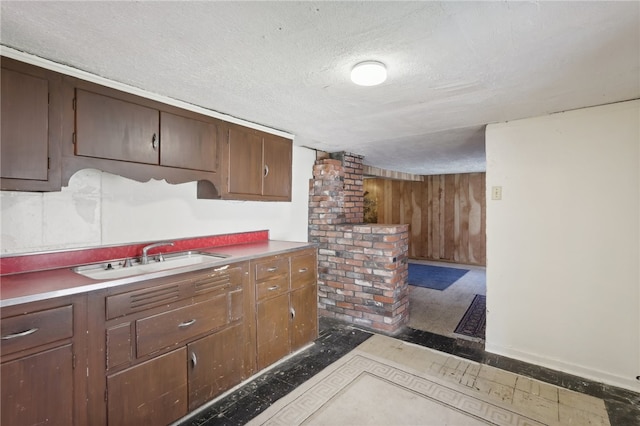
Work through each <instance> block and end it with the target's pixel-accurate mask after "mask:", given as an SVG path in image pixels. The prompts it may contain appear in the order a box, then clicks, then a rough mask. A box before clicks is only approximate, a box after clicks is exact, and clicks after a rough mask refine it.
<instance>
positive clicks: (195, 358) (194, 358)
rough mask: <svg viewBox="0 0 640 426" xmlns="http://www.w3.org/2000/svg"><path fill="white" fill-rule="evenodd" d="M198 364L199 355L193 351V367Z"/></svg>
mask: <svg viewBox="0 0 640 426" xmlns="http://www.w3.org/2000/svg"><path fill="white" fill-rule="evenodd" d="M196 365H198V357H197V356H196V353H195V352H191V368H196Z"/></svg>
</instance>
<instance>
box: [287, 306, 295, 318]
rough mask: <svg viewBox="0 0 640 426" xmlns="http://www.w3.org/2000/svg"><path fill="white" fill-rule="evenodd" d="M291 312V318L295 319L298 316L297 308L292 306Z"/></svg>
mask: <svg viewBox="0 0 640 426" xmlns="http://www.w3.org/2000/svg"><path fill="white" fill-rule="evenodd" d="M289 312H290V313H291V319H294V318H295V317H296V310H295V309H293V308H291V309H290V310H289Z"/></svg>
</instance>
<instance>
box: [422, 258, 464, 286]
mask: <svg viewBox="0 0 640 426" xmlns="http://www.w3.org/2000/svg"><path fill="white" fill-rule="evenodd" d="M467 272H469V270H468V269H458V268H445V267H443V266H431V265H418V264H416V263H410V264H409V285H415V286H418V287H425V288H432V289H434V290H444V289H446V288H447V287H449V286H450V285H451V284H453V283H455V282H456V281H458V280H459V279H460V278H461V277H462V276H463V275H464V274H466V273H467Z"/></svg>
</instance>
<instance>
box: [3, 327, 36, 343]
mask: <svg viewBox="0 0 640 426" xmlns="http://www.w3.org/2000/svg"><path fill="white" fill-rule="evenodd" d="M36 331H38V328H30V329H29V330H25V331H21V332H20V333H13V334H7V335H6V336H2V337H1V338H0V339H2V340H11V339H15V338H16V337H24V336H28V335H30V334H33V333H35V332H36Z"/></svg>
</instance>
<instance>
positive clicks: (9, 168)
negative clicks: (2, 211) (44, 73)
mask: <svg viewBox="0 0 640 426" xmlns="http://www.w3.org/2000/svg"><path fill="white" fill-rule="evenodd" d="M1 111H2V126H1V127H2V136H1V139H0V148H1V152H0V155H1V157H2V163H1V168H0V170H1V171H2V177H3V178H10V179H29V180H39V181H46V180H47V179H48V168H49V167H48V162H49V161H48V159H49V82H48V81H47V80H46V79H44V78H38V77H35V76H31V75H28V74H23V73H20V72H16V71H12V70H8V69H4V68H3V69H2V110H1ZM3 187H4V185H3ZM3 189H4V188H3Z"/></svg>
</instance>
